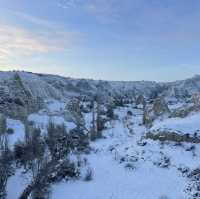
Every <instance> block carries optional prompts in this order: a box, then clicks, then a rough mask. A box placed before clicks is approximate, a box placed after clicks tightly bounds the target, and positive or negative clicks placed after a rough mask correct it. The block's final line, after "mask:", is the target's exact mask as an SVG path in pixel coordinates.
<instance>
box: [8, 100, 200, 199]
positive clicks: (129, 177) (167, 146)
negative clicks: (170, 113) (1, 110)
mask: <svg viewBox="0 0 200 199" xmlns="http://www.w3.org/2000/svg"><path fill="white" fill-rule="evenodd" d="M63 108H64V105H63V104H58V102H52V103H50V104H49V105H48V111H49V112H48V113H50V114H52V113H55V112H56V113H58V112H59V111H60V113H61V115H60V116H59V115H57V116H51V119H52V118H53V120H54V122H56V123H62V122H66V121H65V120H64V117H63V115H62V109H63ZM127 111H131V112H132V113H133V116H130V115H127ZM115 113H116V114H117V115H118V117H119V119H118V120H115V121H110V122H108V124H107V129H106V130H105V131H104V132H103V135H104V137H105V138H103V139H100V140H97V141H95V142H92V143H91V147H92V151H91V153H90V154H88V155H85V156H86V158H87V159H88V162H89V165H90V167H91V168H92V170H93V178H92V180H91V181H88V182H86V181H84V180H78V181H68V182H61V183H58V184H55V185H53V186H52V199H66V198H70V199H161V198H162V199H164V197H167V198H169V199H187V198H188V193H187V191H186V187H187V185H188V183H189V180H188V178H187V177H186V176H184V175H183V174H182V173H181V172H180V168H189V169H190V170H192V169H195V168H197V167H198V166H200V146H199V145H198V144H189V143H182V144H181V145H179V146H177V145H176V144H175V143H173V142H169V143H164V144H163V143H161V142H159V141H152V140H145V139H144V138H143V135H145V133H146V128H145V127H144V126H143V125H141V124H142V110H138V109H134V108H133V107H131V106H129V107H123V108H118V109H117V110H115ZM49 118H50V116H48V115H47V113H45V112H43V113H37V114H32V115H30V116H29V120H30V121H34V123H35V124H36V125H38V126H39V127H42V126H46V125H47V124H48V121H49ZM199 119H200V114H195V115H191V116H189V117H188V118H185V119H177V118H174V119H173V118H171V119H166V120H164V121H157V122H155V124H154V127H153V128H160V127H163V126H164V127H168V128H173V129H177V130H179V131H183V132H187V133H188V132H189V131H190V132H191V131H196V130H198V129H200V125H199V123H198V121H199ZM85 120H86V126H87V127H88V128H89V125H90V124H89V122H90V120H91V114H90V113H89V114H85ZM8 124H9V125H10V126H12V127H13V128H15V129H16V132H18V131H17V129H20V128H21V129H23V127H22V126H20V123H19V124H17V121H15V122H14V121H13V120H8ZM66 125H67V123H66ZM16 132H15V133H16ZM21 132H23V131H21ZM17 135H18V136H19V137H20V136H22V135H21V134H19V133H18V134H17ZM16 139H18V137H15V140H16ZM13 142H14V139H13ZM191 147H193V149H192V150H190V149H191ZM15 184H16V185H15ZM23 187H25V181H24V180H23V177H22V176H21V174H20V171H17V172H16V174H15V176H12V177H11V178H9V180H8V187H7V190H8V199H17V198H18V196H19V194H20V192H21V191H22V190H23Z"/></svg>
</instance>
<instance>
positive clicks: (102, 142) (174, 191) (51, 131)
mask: <svg viewBox="0 0 200 199" xmlns="http://www.w3.org/2000/svg"><path fill="white" fill-rule="evenodd" d="M199 79H200V78H199V76H195V77H194V78H191V79H188V80H184V81H177V82H172V83H156V82H145V81H143V82H107V81H97V80H85V79H72V78H65V77H60V76H54V75H43V74H33V73H26V72H17V73H16V72H0V113H1V114H0V145H1V149H0V172H1V173H0V174H1V175H0V183H1V182H3V183H2V187H0V198H3V199H4V198H7V199H18V198H20V199H26V198H33V199H36V198H37V199H38V198H40V199H41V198H42V199H43V198H45V199H46V198H52V199H65V198H70V199H133V198H134V199H197V198H200V189H199V183H200V164H199V163H200V144H199V143H200V125H199V121H200V97H199V92H200V81H199ZM5 152H6V153H5ZM0 185H1V184H0Z"/></svg>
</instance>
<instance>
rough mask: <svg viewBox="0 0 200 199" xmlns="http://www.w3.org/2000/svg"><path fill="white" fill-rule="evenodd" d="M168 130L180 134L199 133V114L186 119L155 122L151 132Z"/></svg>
mask: <svg viewBox="0 0 200 199" xmlns="http://www.w3.org/2000/svg"><path fill="white" fill-rule="evenodd" d="M163 129H170V130H172V131H174V132H177V133H181V134H194V133H197V134H199V133H200V113H195V114H192V115H190V116H188V117H186V118H169V119H165V120H163V121H155V122H154V125H153V127H152V128H151V130H152V131H153V130H155V131H156V130H163Z"/></svg>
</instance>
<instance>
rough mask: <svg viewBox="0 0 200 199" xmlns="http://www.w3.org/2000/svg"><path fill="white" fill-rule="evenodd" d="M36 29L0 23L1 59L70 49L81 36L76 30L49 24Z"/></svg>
mask: <svg viewBox="0 0 200 199" xmlns="http://www.w3.org/2000/svg"><path fill="white" fill-rule="evenodd" d="M33 19H34V18H33ZM40 25H41V24H40ZM43 25H44V24H43ZM34 31H35V30H31V29H26V28H24V27H19V26H16V27H14V26H13V25H11V24H0V60H1V61H2V60H5V59H8V58H10V57H16V56H31V55H34V54H46V53H49V52H59V51H70V49H71V48H72V46H73V44H74V43H75V42H76V41H77V40H78V38H79V36H80V35H79V34H78V33H75V32H68V31H66V30H63V29H57V27H54V28H53V27H52V28H51V27H49V26H48V27H46V26H42V28H38V29H36V31H35V32H34Z"/></svg>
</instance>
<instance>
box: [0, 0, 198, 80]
mask: <svg viewBox="0 0 200 199" xmlns="http://www.w3.org/2000/svg"><path fill="white" fill-rule="evenodd" d="M199 10H200V1H199V0H176V1H175V0H42V1H41V0H32V1H31V0H29V1H27V0H0V70H12V69H19V70H27V71H33V72H41V73H53V74H60V75H64V76H72V77H81V78H93V79H107V80H156V81H173V80H176V79H184V78H186V77H190V76H193V75H194V74H199V73H200V56H199V52H200V25H199V20H200V11H199Z"/></svg>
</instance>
